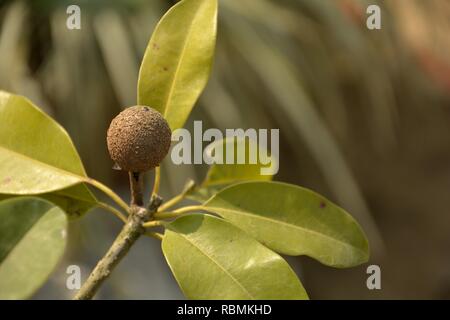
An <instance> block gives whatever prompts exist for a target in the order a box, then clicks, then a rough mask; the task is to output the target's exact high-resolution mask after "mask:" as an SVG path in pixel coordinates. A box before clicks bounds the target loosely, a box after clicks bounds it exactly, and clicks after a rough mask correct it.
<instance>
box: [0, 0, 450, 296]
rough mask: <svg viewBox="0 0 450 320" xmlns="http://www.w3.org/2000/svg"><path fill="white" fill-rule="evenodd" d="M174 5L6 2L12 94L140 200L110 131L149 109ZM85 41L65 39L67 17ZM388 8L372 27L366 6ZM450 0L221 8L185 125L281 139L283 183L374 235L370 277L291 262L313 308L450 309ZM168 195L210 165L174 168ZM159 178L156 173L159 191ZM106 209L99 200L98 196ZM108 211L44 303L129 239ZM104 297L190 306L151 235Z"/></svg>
mask: <svg viewBox="0 0 450 320" xmlns="http://www.w3.org/2000/svg"><path fill="white" fill-rule="evenodd" d="M174 3H176V1H168V0H152V1H148V0H114V1H113V0H90V1H87V0H86V1H75V0H73V1H69V2H66V1H62V0H39V1H37V0H34V1H14V0H13V1H5V0H0V89H2V90H8V91H11V92H14V93H17V94H21V95H25V96H27V97H29V98H30V99H31V100H32V101H33V102H34V103H35V104H37V105H38V106H40V107H41V108H42V109H44V110H45V111H46V112H47V113H49V114H50V115H52V116H53V117H54V118H55V119H57V121H58V122H60V123H61V124H62V125H63V126H64V127H65V128H66V129H67V131H68V132H69V134H70V135H71V136H72V138H73V140H74V143H75V145H76V146H77V149H78V151H79V153H80V155H81V157H82V159H83V161H84V164H85V167H86V170H87V172H88V174H89V175H90V176H92V177H94V178H96V179H98V180H100V181H102V182H105V183H107V184H110V185H112V186H113V187H114V189H115V190H116V191H117V192H118V193H120V194H121V195H122V196H123V197H124V198H128V197H129V194H128V182H127V176H126V174H124V173H123V172H120V171H114V170H112V169H111V167H112V162H111V160H110V159H109V156H108V152H107V149H106V143H105V132H106V129H107V128H108V125H109V122H110V120H111V119H112V118H113V117H114V116H115V115H116V114H117V113H119V112H120V110H121V109H122V108H124V107H126V106H131V105H134V104H135V103H136V85H137V75H138V71H139V65H140V60H141V59H142V56H143V53H144V50H145V48H146V45H147V42H148V40H149V37H150V35H151V33H152V31H153V28H154V26H155V24H156V22H157V21H158V20H159V18H160V17H161V16H162V15H163V13H164V12H165V11H166V10H167V9H168V8H169V7H170V6H172V5H173V4H174ZM70 4H77V5H79V6H80V8H81V18H82V24H81V25H82V29H81V30H68V29H67V28H66V19H67V17H68V15H67V14H66V9H67V6H68V5H70ZM370 4H377V5H379V6H380V7H381V10H382V29H381V30H368V29H367V27H366V19H367V17H368V15H367V14H366V9H367V7H368V6H369V5H370ZM449 35H450V1H448V0H427V1H424V0H385V1H375V0H370V1H369V0H368V1H365V0H221V1H220V12H219V34H218V43H217V54H216V60H215V64H214V69H213V73H212V76H211V80H210V82H209V84H208V87H207V88H206V91H205V93H204V94H203V95H202V97H201V99H200V101H199V103H198V105H197V107H196V108H195V109H194V112H193V113H192V115H191V118H190V120H189V121H188V123H187V128H191V127H192V122H193V120H203V122H204V127H216V128H219V129H225V128H239V127H241V128H280V171H279V173H278V175H277V176H276V177H275V179H276V180H279V181H285V182H290V183H295V184H299V185H302V186H306V187H308V188H311V189H313V190H315V191H317V192H320V193H322V194H324V195H326V196H327V197H328V198H330V199H332V200H333V201H335V202H336V203H338V204H339V205H341V206H342V207H344V208H345V209H347V210H348V211H349V212H350V213H351V214H352V215H353V216H354V217H356V219H357V220H358V221H359V222H360V223H361V224H362V225H363V227H364V229H365V230H366V232H367V234H368V236H369V238H370V243H371V249H372V258H371V261H370V262H369V264H377V265H379V266H380V267H381V275H382V278H381V280H382V288H381V290H372V291H370V290H368V289H367V287H366V279H367V277H368V275H367V274H366V268H367V266H368V265H363V266H360V267H356V268H352V269H348V270H337V269H332V268H327V267H324V266H321V265H320V264H319V263H317V262H315V261H313V260H311V259H309V258H306V257H290V258H288V261H289V263H290V264H291V265H292V267H293V268H294V269H295V270H296V271H297V272H298V274H299V276H300V277H301V279H302V282H303V284H304V286H305V287H306V289H307V290H308V292H309V294H310V296H311V298H313V299H381V298H385V299H400V298H404V299H417V298H424V299H449V298H450V209H449V208H450V196H449V191H450V36H449ZM162 169H163V175H162V179H163V180H162V186H161V187H162V195H163V196H165V197H170V196H172V195H174V194H175V193H176V192H179V191H180V190H181V189H182V187H183V185H184V183H185V182H186V180H187V179H188V178H189V177H194V178H195V179H196V181H201V180H202V178H203V176H204V174H205V172H206V170H207V167H205V166H199V165H197V166H179V167H176V166H174V165H173V164H171V162H170V159H169V160H168V161H165V163H164V164H163V166H162ZM151 180H152V175H151V174H149V176H148V182H149V183H148V185H150V183H151ZM99 196H100V197H101V195H99ZM120 226H121V225H120V223H119V222H118V221H116V219H115V218H114V217H113V216H112V215H109V214H108V213H105V212H103V211H101V210H93V211H91V212H90V213H89V214H87V216H86V217H85V218H84V219H80V220H76V221H72V222H71V225H70V240H69V246H68V250H67V253H66V255H65V258H64V260H63V261H62V262H61V263H60V266H59V268H58V269H57V270H56V272H55V273H54V274H53V276H52V278H51V279H50V281H49V283H47V284H46V285H45V287H43V288H42V289H41V290H40V291H39V292H38V293H37V294H36V295H35V298H36V299H46V298H51V299H68V298H71V297H72V296H73V294H74V292H72V291H68V290H67V289H65V281H66V277H67V274H66V273H65V272H66V268H67V266H68V265H70V264H77V265H79V266H81V268H82V270H83V280H84V279H86V277H87V276H88V274H89V272H90V270H91V269H92V268H93V267H94V265H95V263H96V261H97V260H98V259H99V258H100V257H101V256H103V254H104V253H105V252H106V250H107V248H108V247H109V245H110V244H111V243H112V241H113V239H114V237H115V236H116V235H117V233H118V231H119V230H120ZM98 298H103V299H177V298H180V299H181V298H183V296H182V294H181V292H180V290H179V289H178V287H177V284H176V282H175V280H174V279H173V277H172V275H171V274H170V271H169V269H168V267H167V266H166V263H165V260H164V258H163V256H162V253H161V250H160V244H159V242H158V241H156V240H154V239H150V238H145V239H141V240H140V241H139V243H138V244H137V245H136V246H135V247H134V248H133V249H132V251H131V253H130V254H129V255H128V256H127V257H126V259H125V260H124V261H123V262H122V263H121V264H120V265H119V267H118V268H117V269H116V271H115V272H114V273H113V274H112V276H111V279H110V280H109V281H108V282H107V284H106V285H105V286H104V288H103V289H102V291H101V292H100V294H99V295H98Z"/></svg>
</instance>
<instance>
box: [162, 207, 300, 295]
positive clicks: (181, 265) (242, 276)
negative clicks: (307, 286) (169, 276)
mask: <svg viewBox="0 0 450 320" xmlns="http://www.w3.org/2000/svg"><path fill="white" fill-rule="evenodd" d="M162 249H163V252H164V255H165V257H166V260H167V262H168V264H169V266H170V268H171V270H172V272H173V274H174V275H175V278H176V279H177V281H178V284H179V285H180V287H181V289H182V291H183V293H184V294H185V296H186V297H187V298H189V299H307V298H308V296H307V294H306V292H305V290H304V288H303V286H302V284H301V283H300V280H299V279H298V278H297V277H296V275H295V273H294V271H292V269H291V268H290V267H289V265H288V263H287V262H286V261H285V260H284V259H283V258H281V257H280V256H279V255H278V254H276V253H275V252H273V251H271V250H269V249H267V248H266V247H264V246H263V245H261V244H260V243H258V242H257V241H256V240H254V239H253V238H252V237H250V236H249V235H247V234H246V233H245V232H243V231H241V230H240V229H238V228H236V227H234V226H233V225H232V224H230V223H228V222H226V221H224V220H222V219H219V218H217V217H213V216H209V215H198V214H197V215H195V214H194V215H187V216H183V217H181V218H179V219H177V220H175V221H174V222H172V223H170V224H169V225H168V228H167V229H166V233H165V235H164V238H163V242H162Z"/></svg>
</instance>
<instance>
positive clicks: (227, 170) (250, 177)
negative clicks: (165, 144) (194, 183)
mask: <svg viewBox="0 0 450 320" xmlns="http://www.w3.org/2000/svg"><path fill="white" fill-rule="evenodd" d="M229 148H232V149H231V150H234V159H235V161H234V163H233V164H227V163H226V157H227V150H230V149H229ZM206 151H207V152H208V153H211V152H213V151H214V153H216V152H218V153H219V156H218V159H220V160H221V163H215V164H212V165H211V167H210V168H209V170H208V173H207V175H206V178H205V180H204V181H203V182H202V184H201V185H200V186H199V188H197V189H194V191H193V192H192V193H190V194H189V195H188V197H189V198H191V199H193V200H197V201H200V202H203V201H206V200H207V199H209V198H211V196H213V195H214V194H216V193H217V192H218V191H219V190H221V189H223V188H224V187H226V186H229V185H230V184H233V183H237V182H242V181H270V180H272V178H273V175H272V174H267V173H266V172H264V171H262V170H263V169H264V168H266V170H267V168H268V167H269V166H271V165H272V166H278V164H275V161H276V162H278V159H276V157H274V156H273V157H272V156H269V155H266V150H265V149H263V147H262V146H259V145H258V143H257V141H254V140H252V139H243V138H236V139H235V138H226V139H223V140H218V141H214V142H213V143H211V144H210V145H209V146H208V147H207V149H206ZM244 152H245V163H238V161H237V157H238V154H239V153H242V154H244ZM250 152H252V153H255V154H256V155H257V156H256V157H255V159H254V160H253V163H252V162H251V161H250V157H249V154H250ZM260 152H261V153H263V154H264V155H266V156H265V157H264V160H263V158H262V157H261V156H259V153H260Z"/></svg>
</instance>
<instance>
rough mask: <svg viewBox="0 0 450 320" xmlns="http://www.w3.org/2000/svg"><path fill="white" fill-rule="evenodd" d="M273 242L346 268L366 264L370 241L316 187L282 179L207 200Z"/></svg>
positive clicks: (269, 244) (251, 184)
mask: <svg viewBox="0 0 450 320" xmlns="http://www.w3.org/2000/svg"><path fill="white" fill-rule="evenodd" d="M204 207H205V210H208V211H210V212H214V213H216V214H218V215H220V216H222V217H223V218H225V219H227V220H228V221H230V222H231V223H233V224H235V225H237V226H239V228H241V229H242V230H244V231H246V232H248V233H249V234H250V235H252V236H253V237H255V238H256V239H257V240H259V241H260V242H261V243H263V244H264V245H266V246H267V247H269V248H271V249H273V250H275V251H277V252H280V253H283V254H287V255H307V256H310V257H312V258H314V259H317V260H318V261H320V262H322V263H323V264H325V265H328V266H333V267H338V268H344V267H351V266H355V265H359V264H361V263H364V262H366V261H367V260H368V258H369V246H368V242H367V239H366V237H365V235H364V232H363V231H362V230H361V227H360V226H359V225H358V223H357V222H356V221H355V220H354V219H353V218H352V217H351V216H350V215H349V214H348V213H347V212H345V211H344V210H343V209H341V208H339V207H338V206H336V205H335V204H333V203H331V202H330V201H328V200H327V199H325V198H324V197H322V196H320V195H318V194H316V193H315V192H313V191H311V190H308V189H305V188H301V187H298V186H294V185H289V184H285V183H279V182H247V183H241V184H236V185H233V186H231V187H228V188H226V189H224V190H222V191H220V192H219V193H217V194H216V195H215V196H213V197H212V198H211V199H210V200H208V201H207V202H206V203H205V204H204Z"/></svg>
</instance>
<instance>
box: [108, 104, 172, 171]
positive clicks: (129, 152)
mask: <svg viewBox="0 0 450 320" xmlns="http://www.w3.org/2000/svg"><path fill="white" fill-rule="evenodd" d="M171 135H172V133H171V131H170V127H169V125H168V123H167V121H166V120H165V119H164V118H163V116H162V115H161V114H160V113H159V112H158V111H156V110H154V109H152V108H150V107H146V106H134V107H130V108H127V109H125V110H124V111H122V112H121V113H119V114H118V115H117V116H116V117H115V118H114V119H113V120H112V121H111V124H110V126H109V129H108V133H107V137H106V141H107V144H108V150H109V154H110V155H111V159H112V160H113V161H115V162H116V164H117V165H118V166H119V167H120V168H121V169H122V170H126V171H131V172H145V171H148V170H150V169H153V168H155V167H157V166H158V165H159V164H160V163H161V161H162V160H163V159H164V157H165V156H166V155H167V153H168V152H169V148H170V142H171Z"/></svg>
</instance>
